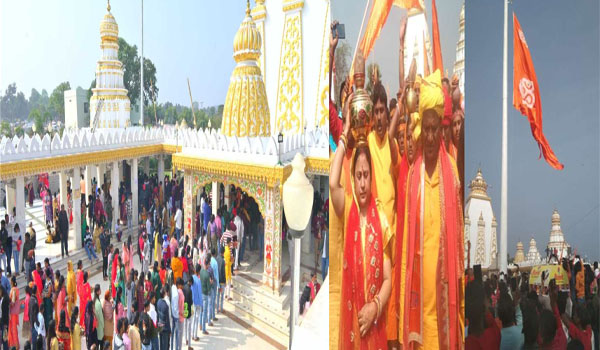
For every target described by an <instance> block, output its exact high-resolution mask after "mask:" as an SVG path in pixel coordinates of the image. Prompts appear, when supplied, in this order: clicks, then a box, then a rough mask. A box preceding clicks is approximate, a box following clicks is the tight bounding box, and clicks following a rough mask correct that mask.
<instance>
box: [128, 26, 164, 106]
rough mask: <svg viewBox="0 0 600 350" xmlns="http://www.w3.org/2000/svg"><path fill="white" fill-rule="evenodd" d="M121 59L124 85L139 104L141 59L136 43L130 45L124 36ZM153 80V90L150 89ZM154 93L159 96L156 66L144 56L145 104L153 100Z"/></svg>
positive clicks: (132, 100) (130, 97) (131, 98)
mask: <svg viewBox="0 0 600 350" xmlns="http://www.w3.org/2000/svg"><path fill="white" fill-rule="evenodd" d="M119 61H121V63H123V85H125V88H126V89H127V90H128V92H127V96H129V100H130V101H131V103H132V104H139V100H140V61H141V58H140V56H138V49H137V46H136V45H133V46H131V45H129V44H128V43H127V41H125V39H123V38H119ZM150 81H152V85H153V86H152V87H153V90H152V91H151V89H150ZM152 93H154V96H155V98H156V97H158V87H157V85H156V67H155V66H154V63H152V60H150V59H149V58H147V57H144V105H146V106H147V105H148V104H149V101H151V98H152Z"/></svg>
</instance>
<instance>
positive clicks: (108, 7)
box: [106, 0, 110, 12]
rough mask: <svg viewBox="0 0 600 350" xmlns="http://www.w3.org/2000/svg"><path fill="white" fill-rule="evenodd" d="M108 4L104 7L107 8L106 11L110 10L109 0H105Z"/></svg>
mask: <svg viewBox="0 0 600 350" xmlns="http://www.w3.org/2000/svg"><path fill="white" fill-rule="evenodd" d="M107 3H108V5H107V6H106V9H107V10H108V12H110V0H107Z"/></svg>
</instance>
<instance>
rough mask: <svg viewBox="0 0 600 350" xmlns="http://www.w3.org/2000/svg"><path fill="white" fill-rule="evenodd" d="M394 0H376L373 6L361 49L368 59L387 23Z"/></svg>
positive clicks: (360, 45) (361, 41) (361, 42)
mask: <svg viewBox="0 0 600 350" xmlns="http://www.w3.org/2000/svg"><path fill="white" fill-rule="evenodd" d="M393 2H394V1H393V0H375V1H374V2H373V7H372V8H371V14H370V15H369V22H367V28H366V29H365V34H364V35H363V37H362V39H361V40H360V44H359V46H358V47H359V49H360V51H361V52H362V54H363V57H364V58H365V59H366V58H367V57H369V53H371V50H372V49H373V46H374V45H375V41H376V40H377V38H378V37H379V34H380V33H381V28H383V26H384V25H385V21H387V18H388V15H389V14H390V10H391V9H392V3H393Z"/></svg>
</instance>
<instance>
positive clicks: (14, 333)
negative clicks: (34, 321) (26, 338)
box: [8, 275, 21, 349]
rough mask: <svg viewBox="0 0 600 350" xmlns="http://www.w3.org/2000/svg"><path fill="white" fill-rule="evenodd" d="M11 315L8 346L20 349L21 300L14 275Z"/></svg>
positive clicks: (11, 293)
mask: <svg viewBox="0 0 600 350" xmlns="http://www.w3.org/2000/svg"><path fill="white" fill-rule="evenodd" d="M10 285H11V286H12V288H11V289H10V295H9V301H10V304H9V305H10V307H9V314H10V321H9V322H8V346H9V347H11V348H12V347H13V346H14V347H16V348H17V349H18V348H19V331H18V328H19V312H20V311H21V300H19V289H18V288H17V278H16V277H15V276H14V275H13V276H12V277H11V278H10Z"/></svg>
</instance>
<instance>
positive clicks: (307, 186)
mask: <svg viewBox="0 0 600 350" xmlns="http://www.w3.org/2000/svg"><path fill="white" fill-rule="evenodd" d="M305 166H306V163H305V162H304V157H302V155H301V154H300V153H296V155H295V156H294V160H293V161H292V173H291V174H290V177H289V178H288V179H287V180H286V182H285V183H284V184H283V211H284V212H285V217H286V219H287V223H288V227H289V230H290V234H291V235H292V237H293V238H294V253H293V260H294V261H293V264H292V291H291V293H292V300H291V310H290V343H289V347H290V349H291V347H292V339H293V338H294V327H295V326H296V323H297V322H298V310H299V305H298V304H299V302H300V301H299V299H298V295H299V287H300V240H301V239H302V236H303V235H304V230H305V229H306V227H307V225H308V223H309V221H310V214H311V212H312V205H313V197H314V191H313V186H312V184H311V183H310V181H309V180H308V178H307V177H306V174H305V173H304V168H305Z"/></svg>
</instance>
